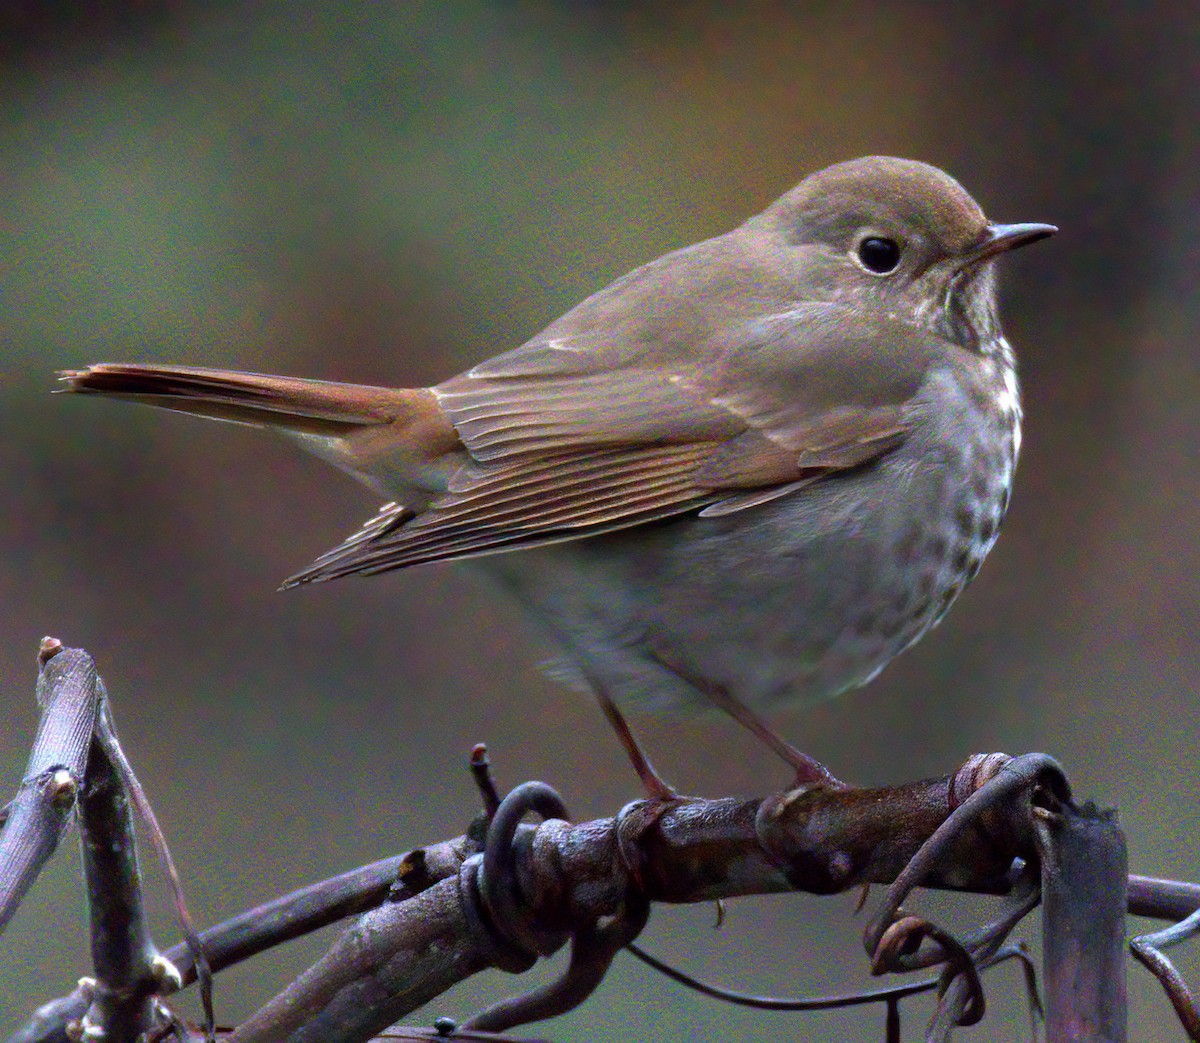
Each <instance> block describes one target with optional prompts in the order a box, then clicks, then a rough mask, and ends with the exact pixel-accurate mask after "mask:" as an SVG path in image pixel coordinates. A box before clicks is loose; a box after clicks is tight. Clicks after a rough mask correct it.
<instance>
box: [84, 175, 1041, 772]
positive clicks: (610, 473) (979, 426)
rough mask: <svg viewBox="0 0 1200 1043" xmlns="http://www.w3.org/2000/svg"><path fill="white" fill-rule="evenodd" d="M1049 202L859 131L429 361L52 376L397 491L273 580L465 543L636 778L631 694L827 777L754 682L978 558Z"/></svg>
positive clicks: (781, 696) (1006, 458)
mask: <svg viewBox="0 0 1200 1043" xmlns="http://www.w3.org/2000/svg"><path fill="white" fill-rule="evenodd" d="M1054 231H1055V229H1054V228H1053V227H1052V226H1051V225H1044V224H1017V225H998V224H992V223H990V222H989V221H988V220H987V219H986V218H985V217H984V216H983V213H982V211H981V210H980V208H979V206H978V205H977V204H976V203H975V201H974V200H973V199H972V198H971V197H970V196H969V195H968V194H967V193H966V192H965V191H964V190H963V189H962V188H961V187H960V186H959V185H958V183H957V182H955V181H954V180H953V179H951V178H950V177H949V176H948V175H946V174H945V173H943V172H942V171H940V170H937V169H935V168H933V167H930V166H926V165H924V164H922V163H915V162H911V161H907V160H900V159H891V158H882V157H870V158H866V159H859V160H854V161H852V162H848V163H840V164H838V165H836V166H832V167H829V168H828V169H826V170H822V171H820V172H819V173H816V174H813V175H812V176H810V177H808V178H807V179H805V180H804V181H802V182H801V183H800V184H799V185H798V186H796V187H795V188H794V189H792V190H791V191H790V192H788V193H787V194H786V195H784V196H782V197H781V198H780V199H778V200H776V201H775V202H774V203H772V204H771V205H770V206H769V207H768V208H767V209H766V210H765V211H763V212H762V213H761V214H758V215H757V216H755V217H752V218H751V219H750V220H749V221H747V222H746V223H745V224H743V225H742V226H741V227H740V228H736V229H734V230H733V231H731V232H729V233H727V234H725V235H722V236H719V237H718V238H716V239H710V240H708V241H706V242H702V243H697V244H696V245H694V246H690V247H687V248H685V249H682V250H678V251H676V252H675V253H671V254H667V255H666V256H665V257H661V258H659V259H658V260H656V261H652V262H651V263H649V264H647V265H645V266H643V267H641V268H638V269H637V270H635V271H633V272H631V273H629V274H628V275H626V276H624V277H623V278H621V279H618V280H617V281H616V282H615V283H613V284H612V285H611V286H609V287H607V288H605V289H603V290H601V291H600V292H599V293H596V294H595V295H594V296H592V297H589V298H588V299H587V300H585V301H584V302H583V303H582V304H580V305H578V306H577V307H576V308H574V309H572V310H571V311H569V312H568V313H567V314H566V315H564V316H563V317H562V318H560V319H558V320H557V321H556V322H554V323H552V324H551V325H550V326H549V327H548V328H547V329H546V330H544V331H543V332H542V333H540V334H539V335H538V336H536V337H534V338H533V339H532V340H530V341H528V342H527V343H526V344H524V345H522V346H521V347H519V348H517V349H515V350H513V351H509V352H506V353H505V354H502V355H499V356H497V357H495V358H493V359H491V360H490V361H487V362H484V363H482V364H481V365H479V366H476V367H475V368H474V369H471V370H469V371H468V372H466V373H463V374H461V375H459V376H457V377H452V378H451V379H450V380H447V381H446V382H445V383H444V384H439V385H438V386H436V387H433V388H419V389H414V390H409V389H398V388H379V387H366V386H359V385H348V384H332V383H326V382H322V381H315V380H300V379H293V378H289V377H275V376H262V375H258V374H252V373H234V372H227V371H223V370H210V369H195V368H185V367H160V366H136V365H111V364H104V365H95V366H90V367H88V368H87V369H83V370H76V371H70V372H67V373H64V374H63V379H64V380H65V381H66V384H67V387H68V388H69V389H70V390H72V391H83V392H95V393H101V394H107V395H112V396H116V397H121V398H127V399H132V400H135V401H139V402H146V403H149V404H152V405H157V406H163V407H165V408H168V409H176V410H180V411H182V412H186V413H196V414H199V415H201V416H209V417H214V418H217V419H221V420H231V421H236V422H241V423H247V424H255V425H259V426H263V427H270V428H274V429H276V430H278V431H280V432H282V433H283V434H286V435H289V436H291V437H292V438H294V439H295V440H297V441H298V442H299V443H300V444H301V445H302V446H303V447H304V448H306V449H308V450H310V451H311V452H314V453H316V454H317V455H318V456H321V457H323V458H324V459H326V460H328V461H330V462H331V463H333V464H335V465H337V466H338V467H340V468H342V469H343V470H345V471H348V472H349V473H350V474H352V475H354V476H355V477H356V478H359V479H361V480H362V481H364V482H366V483H367V484H368V485H370V486H372V487H373V488H374V489H376V490H378V491H379V492H380V493H382V494H383V495H385V496H387V497H389V498H390V499H392V501H393V502H391V503H388V504H386V505H385V506H384V507H383V508H382V509H381V510H380V512H379V514H378V515H377V516H376V517H374V518H373V519H371V520H370V521H369V522H368V523H367V524H366V525H365V526H364V527H363V528H362V530H361V531H359V532H358V533H356V534H355V535H353V536H351V537H350V538H349V539H348V540H346V542H345V543H343V544H341V546H339V547H337V548H336V549H334V550H332V551H330V552H329V553H328V554H325V555H324V556H323V557H321V558H319V559H318V560H317V561H316V562H315V563H314V564H313V565H312V566H310V567H309V568H308V569H306V570H304V571H303V572H301V573H299V574H297V575H296V576H294V577H293V578H292V579H290V580H288V581H287V583H286V584H285V585H286V586H294V585H296V584H300V583H309V582H314V581H319V580H326V579H333V578H335V577H337V576H344V575H347V574H349V573H355V572H361V573H375V572H384V571H387V570H389V569H397V568H402V567H404V566H407V565H416V564H420V563H423V562H432V561H441V560H446V559H455V558H471V559H473V560H475V561H476V562H477V567H478V568H479V569H481V570H484V571H486V572H487V573H490V574H491V576H492V577H493V578H494V579H496V580H498V581H499V583H500V584H501V585H502V586H503V587H505V588H507V589H508V590H509V591H510V592H511V593H512V595H513V596H515V597H516V599H517V600H518V601H520V602H521V603H522V604H523V605H524V606H525V607H526V608H527V609H528V610H529V611H530V612H531V613H532V615H533V616H534V617H535V618H536V619H538V620H540V621H541V622H542V623H543V624H544V625H545V626H546V627H547V628H548V630H549V631H550V633H551V634H552V635H553V637H554V638H556V639H557V641H558V643H559V644H560V646H561V647H562V649H563V650H564V653H565V656H564V662H565V663H566V664H567V665H566V666H565V667H564V669H565V670H566V672H567V673H569V674H570V675H571V676H572V677H574V678H575V679H576V680H577V681H579V682H581V683H583V684H586V685H587V686H588V687H589V688H591V689H592V690H593V691H594V692H595V693H596V694H597V696H598V697H599V698H600V700H601V704H602V706H603V707H604V709H605V711H606V712H607V713H608V715H609V717H610V720H611V721H612V722H613V724H614V725H615V726H616V727H617V729H618V733H619V734H620V735H621V738H622V741H623V742H624V744H625V746H626V749H627V750H628V751H629V753H630V756H631V758H632V759H633V760H634V763H635V766H636V767H637V768H638V770H639V772H640V774H641V775H642V778H643V780H644V781H645V782H646V784H647V786H648V787H649V788H650V790H651V791H652V792H654V793H658V794H665V793H666V792H667V790H666V787H665V786H664V785H663V784H662V783H661V782H660V781H659V780H658V778H657V776H656V775H655V774H654V772H653V769H652V768H651V767H650V765H649V763H648V762H647V761H646V760H645V758H644V757H643V756H642V755H641V753H640V750H639V749H638V748H637V745H636V743H635V742H634V740H633V738H632V736H631V735H630V734H629V732H628V729H627V728H626V727H625V725H624V722H623V720H622V719H621V716H620V713H619V711H618V709H617V705H616V704H617V703H622V704H633V705H647V704H649V705H661V706H671V705H679V704H696V703H703V702H705V701H712V702H716V703H717V705H720V706H721V707H723V708H724V709H726V710H728V711H729V712H731V713H732V714H733V715H734V716H735V717H737V718H738V719H739V720H740V721H741V722H742V723H743V724H746V725H747V726H749V727H751V728H752V729H754V730H755V731H756V732H757V733H758V734H760V735H762V736H763V737H764V738H766V739H767V740H768V741H769V742H771V743H772V744H773V745H774V746H775V747H776V749H777V750H778V751H779V752H782V753H783V754H784V755H785V756H787V757H789V759H790V760H792V761H793V763H794V764H795V765H796V766H797V768H798V770H799V771H800V772H801V773H802V774H803V773H805V772H807V773H808V775H809V776H810V777H813V776H817V777H819V776H820V775H821V773H822V769H820V767H819V766H818V765H816V763H815V762H813V761H810V760H809V759H808V758H805V757H804V756H803V755H801V754H799V753H798V752H796V751H794V750H792V749H791V748H790V747H788V746H786V744H783V743H782V742H781V741H780V740H778V739H775V738H774V737H773V736H772V735H771V734H770V733H769V731H768V730H767V729H766V727H765V726H764V725H762V724H761V723H760V722H759V720H758V718H757V716H756V715H755V712H754V708H758V709H762V708H769V707H771V706H773V705H775V704H780V703H784V702H791V703H797V702H800V703H804V702H812V701H815V700H819V699H824V698H827V697H830V696H834V695H837V694H838V693H839V692H842V691H845V690H846V689H848V688H852V687H854V686H857V685H861V684H864V683H866V682H867V681H869V680H870V679H871V678H873V677H874V676H875V675H876V674H877V673H878V672H879V671H880V670H881V669H882V668H883V667H884V666H885V665H886V664H887V663H888V662H889V661H890V660H891V659H892V658H894V657H895V656H896V655H897V654H898V653H900V652H901V651H903V650H904V649H905V648H907V647H908V646H909V645H911V644H912V643H913V642H914V641H916V640H917V639H918V638H919V637H920V636H921V635H922V634H924V633H925V632H926V631H927V630H929V628H930V627H932V626H933V625H934V624H935V623H936V622H937V621H938V620H939V619H940V618H941V617H942V614H943V613H944V612H945V611H946V609H947V608H948V607H949V606H950V604H951V602H953V601H954V599H955V597H956V596H957V595H958V593H959V592H960V591H961V590H962V589H963V587H964V585H965V584H966V583H968V582H969V581H970V580H971V579H972V577H974V575H975V573H976V571H977V570H978V568H979V565H980V562H981V561H982V560H983V558H984V556H985V555H986V554H987V552H988V551H989V550H990V549H991V547H992V544H993V543H994V542H995V539H996V534H997V533H998V531H999V529H1000V523H1001V521H1002V520H1003V518H1004V513H1005V510H1006V508H1007V506H1008V498H1009V489H1010V486H1011V484H1012V478H1013V469H1014V467H1015V465H1016V461H1017V453H1018V451H1019V448H1020V437H1021V407H1020V401H1019V398H1018V389H1017V377H1016V371H1015V368H1014V359H1013V352H1012V349H1011V348H1010V347H1009V344H1008V342H1007V341H1006V340H1005V338H1004V335H1003V333H1002V332H1001V330H1000V323H999V319H998V317H997V310H996V294H995V283H994V276H993V264H992V261H993V258H995V257H996V256H997V255H998V254H1000V253H1002V252H1004V251H1006V250H1010V249H1012V248H1014V247H1017V246H1021V245H1023V244H1025V243H1029V242H1033V241H1034V240H1037V239H1041V238H1043V237H1044V236H1048V235H1051V234H1053V232H1054ZM509 551H512V552H514V553H507V552H509ZM502 552H503V553H502Z"/></svg>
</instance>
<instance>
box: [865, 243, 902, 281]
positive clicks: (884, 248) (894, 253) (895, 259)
mask: <svg viewBox="0 0 1200 1043" xmlns="http://www.w3.org/2000/svg"><path fill="white" fill-rule="evenodd" d="M858 259H859V260H860V261H861V262H862V266H863V267H864V268H866V270H867V271H869V272H874V273H875V274H876V275H887V273H888V272H894V271H895V270H896V265H898V264H899V263H900V244H899V243H897V242H896V240H895V239H884V238H882V237H881V236H877V235H872V236H869V237H868V238H866V239H864V240H863V241H862V242H861V243H859V244H858Z"/></svg>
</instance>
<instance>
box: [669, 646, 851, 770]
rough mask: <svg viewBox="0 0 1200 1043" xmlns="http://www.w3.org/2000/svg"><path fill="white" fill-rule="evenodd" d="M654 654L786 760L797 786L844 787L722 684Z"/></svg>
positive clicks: (825, 768) (820, 764)
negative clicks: (821, 784)
mask: <svg viewBox="0 0 1200 1043" xmlns="http://www.w3.org/2000/svg"><path fill="white" fill-rule="evenodd" d="M654 656H655V658H656V659H658V661H659V662H660V663H662V664H663V666H665V667H666V668H667V669H668V670H670V671H671V672H672V673H673V674H676V675H677V676H679V677H681V678H682V679H683V680H685V681H686V682H687V683H688V684H690V685H691V686H692V687H693V688H696V689H698V690H699V691H701V692H703V693H704V694H705V695H706V696H707V697H708V699H709V701H710V702H711V703H712V704H713V705H714V706H717V707H719V708H720V709H722V710H724V711H725V712H726V713H727V714H729V716H730V717H732V718H733V719H734V720H735V721H737V722H738V724H740V725H741V726H742V727H743V728H745V729H746V730H747V731H748V732H749V733H750V734H751V735H753V736H754V737H755V738H756V739H758V740H759V741H760V742H762V743H763V744H764V745H766V747H767V748H768V749H769V750H770V751H771V752H772V753H774V754H775V755H776V756H777V757H780V758H782V759H783V761H784V762H785V763H787V764H789V765H790V766H791V767H792V769H793V770H794V771H795V772H796V782H795V784H796V785H797V786H803V785H807V784H810V783H814V782H819V783H824V784H825V785H826V786H833V787H835V788H837V789H844V788H845V785H846V784H845V783H844V782H842V781H841V780H839V779H837V778H835V777H834V775H833V772H831V771H830V770H829V769H828V768H827V767H825V765H824V764H822V763H821V762H820V761H819V760H817V759H816V758H815V757H810V756H809V755H808V754H807V753H802V752H801V751H800V750H798V749H796V747H795V746H793V745H792V744H791V743H790V742H787V741H786V740H784V739H783V738H782V737H781V736H780V735H779V733H778V732H776V731H775V730H774V729H773V728H771V727H770V726H769V725H768V724H767V723H766V722H765V721H764V720H763V719H762V718H761V717H759V716H758V714H756V713H755V712H754V711H753V710H751V709H750V707H748V706H747V705H746V704H745V703H744V702H742V701H741V700H740V699H737V698H735V697H734V696H733V695H732V694H731V693H730V692H729V690H728V689H727V688H726V687H725V686H724V685H720V684H717V683H715V682H713V681H709V680H706V679H705V678H702V677H697V676H695V675H694V674H692V673H691V672H690V671H688V670H686V669H685V668H683V667H681V666H680V665H679V664H678V663H675V662H672V661H671V660H670V659H669V658H666V657H664V656H663V655H662V654H661V653H660V652H658V651H655V653H654Z"/></svg>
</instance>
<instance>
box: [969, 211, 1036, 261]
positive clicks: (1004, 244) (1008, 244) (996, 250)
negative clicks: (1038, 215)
mask: <svg viewBox="0 0 1200 1043" xmlns="http://www.w3.org/2000/svg"><path fill="white" fill-rule="evenodd" d="M1057 231H1058V229H1057V228H1056V227H1055V226H1054V225H1043V224H1036V223H1033V222H1030V223H1028V224H1019V225H994V224H993V225H988V227H987V232H985V233H984V236H983V238H982V239H981V240H980V241H979V242H978V243H976V244H975V245H974V246H972V247H971V249H969V250H968V251H967V252H966V256H965V257H964V258H963V265H964V266H966V265H973V264H979V263H980V262H982V261H986V260H988V259H989V258H991V257H995V256H996V255H997V254H1002V253H1006V252H1007V251H1009V250H1015V249H1016V248H1017V247H1018V246H1026V245H1028V244H1029V243H1036V242H1037V241H1038V240H1039V239H1045V238H1047V237H1048V236H1052V235H1053V234H1054V233H1055V232H1057Z"/></svg>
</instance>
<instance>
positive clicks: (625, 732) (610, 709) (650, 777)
mask: <svg viewBox="0 0 1200 1043" xmlns="http://www.w3.org/2000/svg"><path fill="white" fill-rule="evenodd" d="M593 687H594V688H595V691H596V698H597V699H598V700H599V702H600V709H601V710H603V711H604V716H605V717H607V718H608V723H609V724H611V725H612V727H613V731H615V732H616V733H617V738H618V739H619V740H620V742H621V745H622V746H623V747H624V748H625V752H626V754H628V756H629V760H630V762H631V763H632V764H633V770H634V771H636V772H637V774H638V778H639V779H641V780H642V785H643V786H644V787H645V789H646V795H647V796H648V797H649V798H650V799H651V800H674V799H675V797H676V796H677V794H676V793H675V791H674V790H673V789H672V788H671V787H670V786H669V785H668V784H667V783H666V782H665V781H664V779H663V777H662V776H661V775H659V773H658V772H657V771H655V770H654V765H653V764H651V763H650V758H649V757H647V756H646V751H645V750H643V749H642V746H641V743H639V742H638V741H637V739H636V738H635V737H634V734H633V732H632V731H631V730H630V728H629V725H628V724H626V723H625V717H624V716H623V715H622V713H621V711H620V710H619V709H618V708H617V704H616V703H615V702H613V701H612V699H611V698H609V695H608V693H607V692H605V691H604V689H603V688H602V687H601V686H600V685H595V684H594V685H593Z"/></svg>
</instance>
